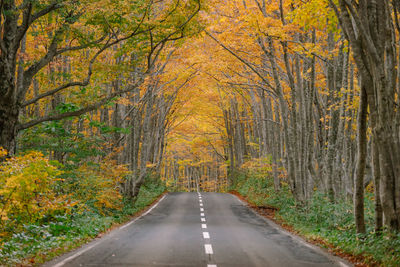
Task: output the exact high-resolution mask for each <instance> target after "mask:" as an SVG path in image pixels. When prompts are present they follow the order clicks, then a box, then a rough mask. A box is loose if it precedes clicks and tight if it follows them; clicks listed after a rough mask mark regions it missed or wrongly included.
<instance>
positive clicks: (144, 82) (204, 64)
mask: <svg viewBox="0 0 400 267" xmlns="http://www.w3.org/2000/svg"><path fill="white" fill-rule="evenodd" d="M0 12H1V16H0V216H1V222H0V265H6V266H8V265H10V266H13V265H18V264H19V265H22V266H30V265H36V264H40V263H43V262H44V261H47V260H49V259H51V258H53V257H55V256H57V255H60V254H62V253H64V252H66V251H69V250H71V249H73V248H75V247H77V246H79V245H81V244H84V243H85V242H87V241H88V240H90V239H93V238H94V237H96V236H98V235H99V234H101V233H103V232H105V231H106V230H107V229H109V228H111V227H113V226H114V225H118V224H121V223H123V222H125V221H127V220H129V219H130V218H131V217H132V215H133V214H136V213H137V212H139V211H141V210H143V209H144V208H145V207H146V206H148V205H150V204H151V203H152V202H153V201H154V200H156V199H157V198H158V197H159V196H161V195H162V194H163V193H165V192H174V191H192V192H193V191H204V192H233V193H234V194H238V195H240V196H241V197H243V198H244V199H246V200H247V201H248V202H249V203H251V204H252V205H254V206H257V207H270V208H272V209H274V210H276V211H275V212H274V214H273V218H274V220H276V221H277V222H279V223H280V224H283V225H286V226H288V227H289V228H290V229H292V231H294V232H296V233H298V234H300V235H301V236H303V237H305V238H306V239H307V240H310V241H312V242H313V243H317V244H320V245H321V246H323V247H327V248H329V250H331V251H333V252H334V253H336V254H339V255H342V256H343V257H346V258H347V259H349V260H351V261H352V262H353V263H354V264H355V265H356V266H398V265H400V109H399V106H400V97H399V95H400V68H399V64H400V22H399V20H400V14H399V12H400V1H399V0H380V1H376V0H357V1H356V0H159V1H154V0H131V1H128V0H0Z"/></svg>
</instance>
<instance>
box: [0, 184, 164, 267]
mask: <svg viewBox="0 0 400 267" xmlns="http://www.w3.org/2000/svg"><path fill="white" fill-rule="evenodd" d="M164 191H165V186H164V185H163V184H162V183H160V182H157V181H156V180H154V179H150V178H149V179H148V180H147V181H146V183H145V184H144V185H143V186H142V187H141V189H140V192H139V196H138V198H137V200H136V202H135V203H134V204H132V203H131V202H130V201H127V200H124V203H123V208H122V209H121V210H112V211H110V212H108V213H107V214H103V213H101V212H99V211H98V210H97V209H96V207H95V206H93V205H91V204H90V203H87V205H86V206H87V208H86V209H85V211H83V212H81V213H78V214H71V215H59V216H56V217H55V219H53V220H51V221H49V222H46V223H43V224H39V223H38V224H28V225H24V226H23V229H22V230H20V231H18V232H15V233H13V234H12V235H11V236H10V237H7V238H3V239H0V265H1V266H15V265H19V266H21V265H22V266H31V265H38V264H40V263H43V262H45V261H48V260H50V259H52V258H54V257H55V256H58V255H61V254H63V253H65V252H67V251H69V250H71V249H73V248H77V247H79V246H81V245H82V244H84V243H86V242H88V241H90V240H92V239H93V238H95V237H97V236H98V235H99V234H101V233H103V232H105V231H107V230H108V229H110V228H111V227H113V226H114V225H117V224H121V223H123V222H126V221H128V220H129V219H131V218H132V216H133V215H134V214H136V213H138V212H140V211H142V210H143V209H144V208H146V207H147V206H148V205H150V204H151V203H152V202H153V201H154V200H156V199H157V198H158V197H159V196H160V195H161V194H162V193H163V192H164ZM0 238H1V237H0Z"/></svg>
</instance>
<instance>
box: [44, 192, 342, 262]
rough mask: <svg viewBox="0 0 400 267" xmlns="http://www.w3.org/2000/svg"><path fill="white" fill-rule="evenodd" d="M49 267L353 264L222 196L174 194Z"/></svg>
mask: <svg viewBox="0 0 400 267" xmlns="http://www.w3.org/2000/svg"><path fill="white" fill-rule="evenodd" d="M44 266H55V267H61V266H65V267H67V266H141V267H145V266H208V267H216V266H218V267H223V266H229V267H231V266H232V267H234V266H240V267H246V266H263V267H268V266H271V267H275V266H276V267H282V266H290V267H296V266H307V267H308V266H347V265H346V263H344V262H342V261H340V260H339V259H338V258H335V257H333V256H330V255H328V254H326V253H324V252H323V251H322V250H320V249H317V248H315V247H313V246H311V245H309V244H307V243H305V242H304V241H302V240H300V239H299V238H297V237H294V236H292V235H290V234H288V233H286V232H283V231H282V230H280V229H279V228H278V227H277V226H276V225H274V224H273V223H271V222H268V221H267V220H266V219H264V218H262V217H260V216H259V215H256V214H255V213H254V212H253V211H252V210H250V209H249V208H248V207H246V206H245V205H244V204H243V203H242V202H241V201H240V200H239V199H238V198H236V197H235V196H233V195H230V194H222V193H170V194H167V195H166V196H165V197H164V198H163V199H162V200H161V201H160V202H158V204H156V206H154V207H153V208H152V209H151V210H150V211H149V212H148V213H147V214H146V215H144V216H142V217H140V218H138V219H136V220H135V221H134V222H131V223H128V224H126V225H124V226H122V227H120V228H119V229H118V230H114V231H112V232H111V233H110V234H108V235H106V236H105V237H103V238H101V239H98V240H96V241H94V242H92V243H89V244H87V245H85V246H84V247H82V248H81V249H78V250H76V251H73V252H71V253H69V254H66V255H64V256H62V257H60V258H58V259H55V260H53V261H52V262H49V263H47V264H45V265H44Z"/></svg>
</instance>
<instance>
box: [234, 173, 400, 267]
mask: <svg viewBox="0 0 400 267" xmlns="http://www.w3.org/2000/svg"><path fill="white" fill-rule="evenodd" d="M232 189H234V190H236V191H237V192H239V193H240V194H241V195H242V196H244V197H245V198H247V200H248V201H249V202H252V203H253V204H255V205H257V206H273V207H276V208H277V209H278V211H277V212H276V214H275V217H276V219H278V220H279V221H282V222H284V223H286V224H287V225H290V226H292V227H293V228H294V229H295V230H296V231H298V232H299V233H301V234H302V235H304V236H305V237H306V238H309V239H312V240H315V239H320V240H321V239H322V240H323V241H324V242H326V243H329V244H331V245H333V246H334V247H336V248H338V249H340V250H341V251H343V252H345V253H348V254H351V255H355V256H360V255H362V256H363V258H364V260H365V261H366V262H365V263H367V264H374V263H375V264H376V263H378V264H380V265H383V266H400V233H390V232H389V231H383V233H382V234H380V235H376V234H375V233H374V203H373V199H372V196H371V195H367V196H366V198H365V221H366V226H367V234H362V235H360V234H357V233H356V231H355V224H354V217H353V206H352V203H351V201H347V200H345V199H338V200H337V201H336V202H335V203H331V202H329V199H328V198H327V196H325V195H324V194H322V193H320V192H315V193H314V195H313V197H312V199H311V200H309V201H308V203H307V204H306V205H304V206H302V207H300V206H298V205H296V203H295V201H294V199H293V197H292V195H291V193H290V190H289V188H288V186H286V185H284V186H283V187H282V189H281V190H280V192H279V193H277V192H275V191H274V187H273V181H272V179H269V178H260V177H255V176H249V175H245V174H240V175H238V177H237V179H236V183H235V185H234V186H233V188H232Z"/></svg>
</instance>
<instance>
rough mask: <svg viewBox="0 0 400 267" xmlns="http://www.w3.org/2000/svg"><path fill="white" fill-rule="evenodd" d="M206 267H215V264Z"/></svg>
mask: <svg viewBox="0 0 400 267" xmlns="http://www.w3.org/2000/svg"><path fill="white" fill-rule="evenodd" d="M207 267H217V265H216V264H207Z"/></svg>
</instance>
